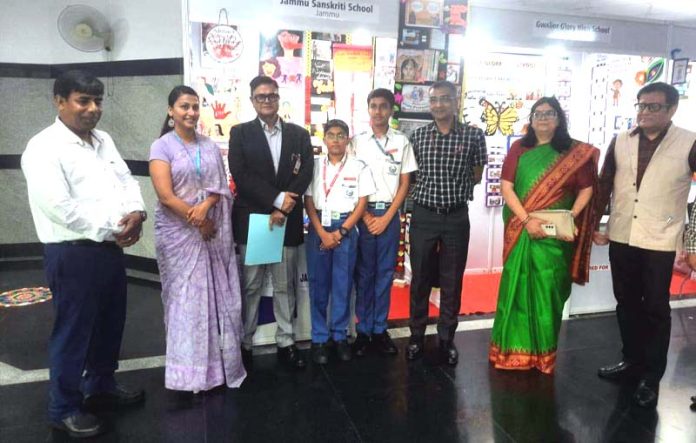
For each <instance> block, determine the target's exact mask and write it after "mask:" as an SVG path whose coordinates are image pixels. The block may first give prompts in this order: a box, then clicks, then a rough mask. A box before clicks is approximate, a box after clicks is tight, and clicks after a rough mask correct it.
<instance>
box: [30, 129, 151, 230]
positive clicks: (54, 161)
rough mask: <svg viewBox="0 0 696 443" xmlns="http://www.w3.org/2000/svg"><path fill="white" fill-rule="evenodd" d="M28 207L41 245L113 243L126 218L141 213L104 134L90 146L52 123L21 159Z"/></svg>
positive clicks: (131, 182) (134, 186)
mask: <svg viewBox="0 0 696 443" xmlns="http://www.w3.org/2000/svg"><path fill="white" fill-rule="evenodd" d="M22 171H23V172H24V176H25V177H26V180H27V188H28V193H29V207H30V208H31V215H32V217H33V219H34V225H35V226H36V233H37V235H38V237H39V240H40V241H41V242H42V243H57V242H62V241H68V240H81V239H89V240H94V241H97V242H101V241H104V240H114V236H113V234H114V233H118V232H121V230H122V229H123V227H122V226H119V225H118V222H119V221H120V220H121V219H122V218H123V216H125V215H126V214H128V213H130V212H133V211H142V210H144V209H145V204H144V203H143V198H142V196H141V194H140V186H139V185H138V182H137V181H136V180H135V179H134V178H133V177H132V176H131V173H130V170H129V169H128V166H126V163H125V162H124V161H123V159H122V158H121V155H120V154H119V153H118V151H117V150H116V146H115V145H114V141H113V140H112V139H111V137H110V136H109V134H107V133H106V132H104V131H99V130H96V129H95V130H93V131H92V145H90V144H89V143H87V142H85V141H83V140H82V139H80V137H78V136H77V135H76V134H75V133H74V132H72V131H71V130H70V129H68V127H67V126H65V124H63V122H62V121H60V119H58V118H56V121H55V123H53V124H52V125H51V126H49V127H48V128H46V129H44V130H43V131H41V132H39V133H38V134H37V135H35V136H34V137H32V139H31V140H29V143H28V144H27V148H26V149H25V151H24V153H23V154H22Z"/></svg>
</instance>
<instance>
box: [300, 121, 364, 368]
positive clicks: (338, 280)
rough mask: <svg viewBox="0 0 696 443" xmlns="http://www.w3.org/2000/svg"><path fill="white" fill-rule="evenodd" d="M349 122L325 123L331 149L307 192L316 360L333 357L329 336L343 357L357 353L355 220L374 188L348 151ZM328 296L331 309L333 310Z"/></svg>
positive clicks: (317, 164)
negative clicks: (353, 345) (350, 335)
mask: <svg viewBox="0 0 696 443" xmlns="http://www.w3.org/2000/svg"><path fill="white" fill-rule="evenodd" d="M348 134H349V132H348V125H346V124H345V123H344V122H343V121H342V120H331V121H329V122H328V123H326V125H325V127H324V143H326V146H327V148H328V155H327V156H326V157H320V158H317V159H315V160H314V178H313V179H312V183H311V184H310V185H309V188H308V189H307V191H306V193H305V208H306V210H307V215H308V216H309V219H310V221H311V223H310V226H309V234H308V236H307V273H308V276H309V300H310V310H311V318H312V360H313V361H314V362H315V363H317V364H322V365H323V364H326V363H328V349H327V346H328V345H329V343H330V341H331V340H332V341H334V342H336V353H337V355H338V357H339V359H340V360H343V361H348V360H350V359H351V358H352V354H351V349H350V346H349V345H348V342H347V340H346V334H347V329H348V321H349V320H350V292H351V289H352V283H353V272H354V270H355V260H356V255H357V249H358V233H357V232H356V230H355V225H356V224H357V223H358V221H359V220H360V218H361V217H362V216H363V213H364V212H365V208H366V207H367V196H368V195H371V194H373V193H374V192H375V183H374V181H373V179H372V175H371V173H370V169H369V168H368V167H367V165H365V163H363V162H362V161H360V160H358V159H356V158H354V157H352V156H348V155H347V153H346V147H347V146H348V142H349V141H350V140H349V137H348ZM329 297H330V298H331V312H328V307H329Z"/></svg>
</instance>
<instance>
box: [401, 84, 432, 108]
mask: <svg viewBox="0 0 696 443" xmlns="http://www.w3.org/2000/svg"><path fill="white" fill-rule="evenodd" d="M429 88H430V85H412V84H405V85H403V90H402V99H401V112H402V113H427V112H429V111H430V102H429V101H428V100H429V97H430V96H429V93H428V90H429Z"/></svg>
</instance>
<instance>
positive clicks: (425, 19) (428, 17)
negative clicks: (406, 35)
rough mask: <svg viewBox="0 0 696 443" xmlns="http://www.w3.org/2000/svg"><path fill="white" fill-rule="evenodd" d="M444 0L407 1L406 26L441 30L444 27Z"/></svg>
mask: <svg viewBox="0 0 696 443" xmlns="http://www.w3.org/2000/svg"><path fill="white" fill-rule="evenodd" d="M443 13H444V0H406V17H405V18H404V24H405V25H406V26H421V27H426V28H439V27H440V26H442V25H443Z"/></svg>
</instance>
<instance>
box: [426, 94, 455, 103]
mask: <svg viewBox="0 0 696 443" xmlns="http://www.w3.org/2000/svg"><path fill="white" fill-rule="evenodd" d="M429 100H430V104H431V105H435V104H437V103H442V104H445V105H446V104H447V103H450V102H452V97H450V96H449V95H439V96H438V95H434V96H432V97H430V99H429Z"/></svg>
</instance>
